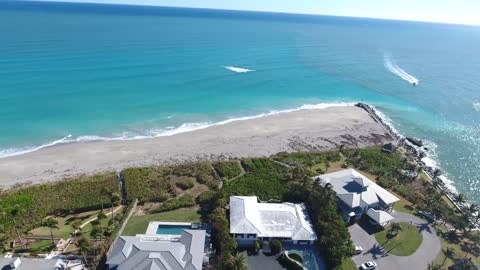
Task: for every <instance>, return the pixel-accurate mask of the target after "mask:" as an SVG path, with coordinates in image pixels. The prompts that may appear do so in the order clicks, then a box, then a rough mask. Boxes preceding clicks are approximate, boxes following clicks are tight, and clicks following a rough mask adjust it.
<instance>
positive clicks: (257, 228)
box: [230, 196, 317, 245]
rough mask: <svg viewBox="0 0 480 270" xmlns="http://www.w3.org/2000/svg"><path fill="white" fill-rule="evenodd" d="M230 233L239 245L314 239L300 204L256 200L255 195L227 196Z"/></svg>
mask: <svg viewBox="0 0 480 270" xmlns="http://www.w3.org/2000/svg"><path fill="white" fill-rule="evenodd" d="M230 233H231V234H232V235H233V236H234V238H235V239H236V240H237V242H238V243H239V245H251V244H253V242H254V241H255V240H257V239H258V240H272V239H278V240H282V241H291V242H293V243H294V244H297V243H298V244H312V243H313V242H314V241H315V240H317V235H316V234H315V232H314V230H313V227H312V224H311V222H310V218H309V216H308V213H307V209H306V207H305V205H304V204H294V203H288V202H284V203H259V202H258V198H257V197H256V196H231V197H230Z"/></svg>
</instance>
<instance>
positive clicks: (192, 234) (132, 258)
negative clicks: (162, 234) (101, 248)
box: [107, 230, 205, 270]
mask: <svg viewBox="0 0 480 270" xmlns="http://www.w3.org/2000/svg"><path fill="white" fill-rule="evenodd" d="M204 245H205V231H204V230H184V231H183V232H182V234H181V236H180V238H179V239H175V240H157V241H155V240H152V239H151V237H150V238H149V239H148V240H146V238H142V237H141V236H120V237H119V238H117V239H116V240H115V242H114V243H113V246H112V250H111V252H110V256H109V257H108V260H107V264H108V265H109V266H110V269H118V270H167V269H168V270H183V269H191V270H200V269H202V262H203V256H204Z"/></svg>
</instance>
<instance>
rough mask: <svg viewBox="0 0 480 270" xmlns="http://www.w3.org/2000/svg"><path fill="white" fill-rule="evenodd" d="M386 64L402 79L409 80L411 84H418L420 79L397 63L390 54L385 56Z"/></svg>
mask: <svg viewBox="0 0 480 270" xmlns="http://www.w3.org/2000/svg"><path fill="white" fill-rule="evenodd" d="M383 58H384V65H385V67H386V68H387V69H388V70H389V71H390V72H391V73H393V74H395V75H397V76H398V77H400V78H401V79H403V80H405V81H407V82H409V83H410V84H418V83H419V80H418V79H417V78H415V77H414V76H413V75H411V74H409V73H408V72H406V71H405V70H403V69H402V68H400V67H399V66H397V64H396V63H395V61H394V60H393V59H392V58H391V57H390V56H389V55H385V56H384V57H383Z"/></svg>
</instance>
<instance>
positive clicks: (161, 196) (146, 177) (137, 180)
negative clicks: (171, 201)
mask: <svg viewBox="0 0 480 270" xmlns="http://www.w3.org/2000/svg"><path fill="white" fill-rule="evenodd" d="M168 173H169V171H168V170H167V169H166V168H165V167H142V168H129V169H125V170H123V171H122V175H123V179H124V180H125V190H126V193H127V199H128V200H129V201H132V200H134V199H135V198H137V199H138V200H139V201H141V202H145V201H153V202H162V201H165V200H166V199H167V198H169V197H170V194H172V193H173V185H172V184H171V182H170V180H169V178H168Z"/></svg>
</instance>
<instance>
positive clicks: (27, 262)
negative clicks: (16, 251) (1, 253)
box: [0, 258, 64, 270]
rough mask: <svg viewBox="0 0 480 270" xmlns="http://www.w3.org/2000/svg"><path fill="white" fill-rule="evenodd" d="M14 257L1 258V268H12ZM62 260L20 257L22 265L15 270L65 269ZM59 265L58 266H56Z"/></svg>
mask: <svg viewBox="0 0 480 270" xmlns="http://www.w3.org/2000/svg"><path fill="white" fill-rule="evenodd" d="M11 261H12V258H0V270H11V269H12V268H10V262H11ZM61 265H63V262H62V260H59V259H50V260H47V259H35V258H20V265H19V266H18V267H17V268H15V270H56V269H64V268H61V267H60V266H61ZM56 266H59V267H58V268H55V267H56Z"/></svg>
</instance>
